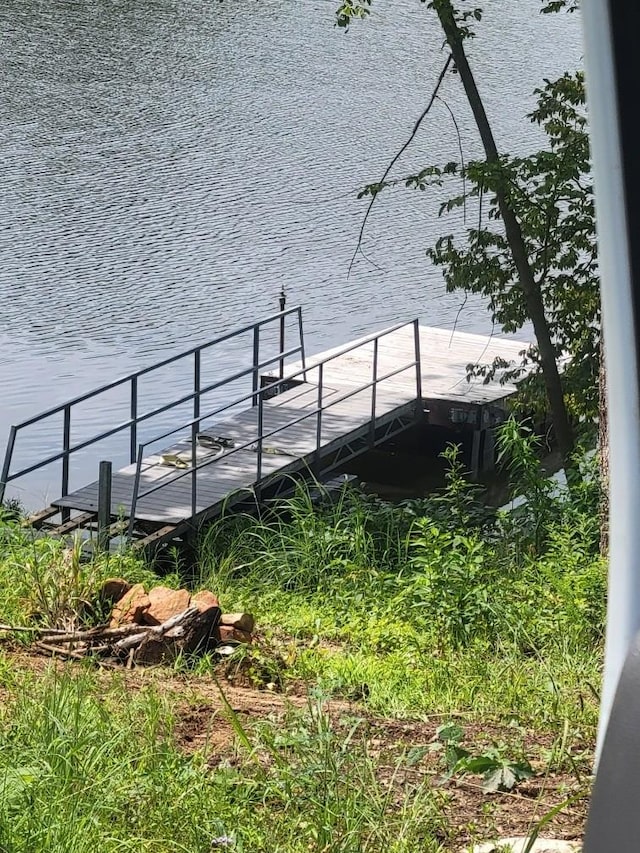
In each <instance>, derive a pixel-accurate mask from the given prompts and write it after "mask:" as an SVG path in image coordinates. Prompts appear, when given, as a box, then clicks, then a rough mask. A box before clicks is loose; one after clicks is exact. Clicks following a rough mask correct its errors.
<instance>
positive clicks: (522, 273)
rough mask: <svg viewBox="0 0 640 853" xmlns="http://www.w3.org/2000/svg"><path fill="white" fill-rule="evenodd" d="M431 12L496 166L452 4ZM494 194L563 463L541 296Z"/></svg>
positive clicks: (558, 401)
mask: <svg viewBox="0 0 640 853" xmlns="http://www.w3.org/2000/svg"><path fill="white" fill-rule="evenodd" d="M433 8H434V9H435V11H436V13H437V15H438V18H439V19H440V24H441V25H442V29H443V30H444V34H445V37H446V39H447V42H448V44H449V47H450V49H451V53H452V55H453V58H454V61H455V63H456V67H457V70H458V73H459V74H460V79H461V80H462V85H463V86H464V90H465V93H466V95H467V99H468V101H469V106H470V107H471V110H472V112H473V116H474V118H475V121H476V125H477V127H478V132H479V133H480V138H481V139H482V145H483V147H484V152H485V156H486V159H487V163H499V161H500V157H499V155H498V149H497V146H496V143H495V139H494V138H493V133H492V130H491V125H490V124H489V120H488V118H487V114H486V112H485V109H484V105H483V103H482V99H481V98H480V93H479V92H478V88H477V86H476V83H475V80H474V77H473V74H472V72H471V68H470V67H469V63H468V62H467V56H466V54H465V51H464V45H463V36H462V34H461V32H460V29H459V27H458V24H457V22H456V20H455V17H454V12H453V7H452V5H451V2H450V0H439V2H434V4H433ZM495 193H496V198H497V201H498V207H499V210H500V215H501V217H502V221H503V222H504V228H505V232H506V237H507V242H508V243H509V248H510V250H511V255H512V257H513V261H514V264H515V266H516V269H517V271H518V277H519V279H520V286H521V288H522V293H523V295H524V299H525V304H526V306H527V313H528V315H529V317H530V318H531V322H532V323H533V329H534V332H535V335H536V340H537V342H538V350H539V352H540V362H541V366H542V375H543V378H544V384H545V388H546V392H547V399H548V401H549V408H550V411H551V420H552V421H553V427H554V430H555V434H556V440H557V442H558V447H559V449H560V453H561V454H562V457H563V459H564V460H565V462H566V461H567V460H568V458H569V456H570V454H571V451H572V450H573V431H572V429H571V424H570V423H569V417H568V415H567V409H566V406H565V402H564V394H563V391H562V382H561V380H560V373H559V371H558V365H557V362H556V353H555V349H554V346H553V343H552V341H551V335H550V332H549V324H548V323H547V318H546V313H545V307H544V302H543V299H542V293H541V291H540V288H539V287H538V285H537V284H536V281H535V278H534V276H533V272H532V270H531V267H530V265H529V259H528V255H527V248H526V246H525V243H524V239H523V237H522V230H521V228H520V223H519V222H518V219H517V217H516V215H515V214H514V212H513V210H512V209H511V206H510V204H509V197H508V193H507V192H506V190H505V187H504V186H501V185H498V187H497V189H496V190H495Z"/></svg>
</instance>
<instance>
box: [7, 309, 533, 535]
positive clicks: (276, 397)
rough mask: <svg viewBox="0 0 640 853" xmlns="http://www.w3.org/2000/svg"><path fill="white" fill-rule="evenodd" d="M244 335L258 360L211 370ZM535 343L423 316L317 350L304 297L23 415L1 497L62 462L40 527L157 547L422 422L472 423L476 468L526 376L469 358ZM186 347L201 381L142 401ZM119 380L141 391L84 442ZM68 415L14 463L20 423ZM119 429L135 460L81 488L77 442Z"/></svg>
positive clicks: (515, 353) (105, 466) (38, 518)
mask: <svg viewBox="0 0 640 853" xmlns="http://www.w3.org/2000/svg"><path fill="white" fill-rule="evenodd" d="M292 322H293V327H294V330H295V340H296V343H295V346H292V347H291V348H289V349H286V348H285V346H284V339H285V324H286V323H288V324H289V325H291V323H292ZM274 326H275V332H276V334H275V337H276V338H277V337H278V336H279V345H278V346H277V348H276V350H275V351H274V352H273V353H272V354H271V355H269V356H268V357H265V355H264V354H263V352H264V339H265V332H266V331H268V330H269V329H271V330H272V331H273V327H274ZM240 336H245V337H247V336H248V338H249V341H250V346H249V350H250V353H251V361H250V363H249V364H248V365H247V366H246V367H244V368H243V367H241V366H239V367H238V370H236V371H234V372H233V373H232V374H230V375H226V376H222V377H216V378H215V380H214V381H213V382H209V383H205V382H203V378H202V377H203V375H204V372H203V364H204V359H205V358H206V357H207V356H208V355H209V354H211V353H213V354H215V352H216V349H217V351H218V352H219V351H220V349H219V348H220V347H221V346H224V345H225V343H227V342H229V341H230V340H231V339H234V338H239V337H240ZM526 346H527V344H525V343H522V342H519V341H513V340H510V339H506V338H500V337H491V338H487V337H484V336H481V335H473V334H468V333H463V332H451V331H449V330H445V329H438V328H431V327H427V326H422V325H420V324H419V323H418V321H417V320H413V321H411V322H408V323H402V324H397V325H394V326H391V327H389V328H386V329H382V330H381V331H379V332H376V333H375V334H372V335H368V336H366V337H363V338H360V339H357V340H354V341H350V342H348V343H346V344H345V345H344V346H341V347H334V348H332V349H330V350H327V351H325V352H321V353H317V354H315V355H313V356H311V357H308V356H307V354H306V352H305V344H304V335H303V325H302V312H301V309H300V308H293V309H289V310H286V311H281V312H279V313H277V314H274V315H272V316H271V317H268V318H265V319H264V320H261V321H259V322H257V323H254V324H252V325H251V326H246V327H244V328H242V329H239V330H236V331H234V332H230V333H228V334H226V335H223V336H221V337H218V338H216V339H214V340H213V341H209V342H207V343H205V344H203V345H201V346H199V347H195V348H193V349H191V350H188V351H187V352H185V353H181V354H180V355H177V356H174V357H171V358H169V359H164V360H163V361H161V362H158V363H157V364H155V365H152V366H150V367H147V368H144V369H142V370H140V371H137V372H136V373H133V374H130V375H129V376H126V377H123V378H121V379H116V380H114V381H113V382H110V383H107V384H106V385H103V386H101V387H100V388H98V389H96V390H95V391H92V392H89V393H88V394H84V395H81V396H79V397H77V398H75V399H73V400H70V401H67V402H66V403H63V404H61V405H60V406H56V407H55V408H54V409H50V410H48V411H47V412H43V413H41V414H40V415H36V416H35V417H33V418H30V419H29V420H27V421H25V422H23V423H21V424H17V425H16V426H14V427H12V428H11V432H10V436H9V442H8V445H7V451H6V454H5V459H4V465H3V470H2V476H1V479H0V496H1V495H2V493H3V492H4V489H5V487H6V485H7V484H8V483H11V482H13V481H14V480H16V479H18V478H20V477H24V476H26V475H27V474H29V473H31V472H33V471H35V470H37V469H38V468H42V467H44V466H46V465H51V464H53V463H55V462H59V463H60V465H61V469H62V475H61V486H60V494H59V496H58V497H57V498H56V499H55V500H53V501H51V503H50V505H49V506H48V507H46V508H45V509H44V510H42V511H41V512H39V513H37V514H36V515H34V516H32V518H31V523H32V524H33V525H34V526H35V527H44V528H46V529H48V531H49V532H50V533H51V534H52V535H57V536H62V535H65V534H68V533H70V532H72V531H74V530H78V529H86V530H92V531H95V532H98V531H99V537H100V539H101V541H102V545H103V546H104V545H105V543H108V541H109V539H110V538H113V537H118V536H122V535H123V534H124V535H128V536H130V538H131V539H132V541H133V543H134V545H135V546H137V547H148V546H150V545H156V546H157V545H159V544H161V543H163V542H166V541H168V540H171V539H174V538H177V537H181V536H184V535H185V534H188V533H189V532H192V531H193V530H194V529H197V528H199V527H200V526H201V525H202V524H203V523H205V522H207V521H209V520H211V519H213V518H215V517H217V516H220V515H221V514H222V513H223V512H226V511H228V510H229V509H230V508H231V507H233V506H234V505H236V504H238V503H246V502H247V500H252V501H256V500H258V501H260V500H262V499H264V498H265V497H272V496H277V495H278V494H283V493H285V492H286V491H287V489H291V487H292V483H294V482H295V481H296V479H300V478H316V479H319V480H323V479H326V478H327V477H329V476H331V473H332V472H336V471H339V470H340V467H341V466H342V465H344V464H345V463H346V462H347V461H348V460H350V459H353V458H354V457H356V456H358V455H360V454H361V453H364V452H366V451H367V450H368V449H370V448H372V447H375V446H377V445H379V444H382V443H383V442H385V441H388V440H389V439H390V438H391V437H393V436H396V435H398V434H400V433H402V432H404V431H406V430H408V429H410V428H412V427H413V426H415V425H416V424H419V423H429V424H437V425H440V426H447V425H449V426H452V427H453V426H454V425H455V426H456V427H457V428H458V429H466V430H468V431H471V432H472V433H473V450H472V464H473V467H474V468H475V469H476V471H477V470H480V468H481V467H482V457H483V455H484V456H488V455H489V452H488V449H487V448H488V447H489V443H488V442H486V441H485V439H486V437H487V436H489V435H491V434H492V428H493V426H495V424H496V423H497V422H499V421H500V420H501V418H502V417H503V412H504V407H505V402H506V399H507V398H508V397H509V396H511V395H512V394H514V393H515V392H516V390H517V389H516V387H515V386H513V385H508V384H500V382H499V381H493V382H489V383H487V384H485V383H483V382H482V381H481V380H475V381H473V380H472V381H471V382H469V381H467V367H468V365H469V364H473V363H476V362H482V363H486V362H489V361H492V360H493V359H494V358H495V357H496V356H499V357H500V358H501V359H504V361H505V362H514V361H516V362H517V361H519V360H520V354H521V352H522V350H523V349H525V348H526ZM185 360H186V361H187V362H190V363H192V366H193V383H192V385H191V383H190V387H189V388H185V389H184V393H182V394H181V395H179V397H178V399H177V400H172V401H170V402H168V403H166V404H164V405H162V406H156V407H155V408H153V409H150V410H147V411H143V412H141V411H140V401H139V398H138V384H139V382H140V381H141V379H142V377H148V376H151V375H152V374H153V373H154V372H155V371H158V370H159V369H161V368H163V367H166V366H167V365H170V364H172V363H173V362H179V361H182V362H184V361H185ZM242 381H246V383H247V386H248V387H247V390H246V393H241V394H240V396H238V395H237V390H235V389H237V387H238V383H239V382H242ZM119 386H126V387H127V388H128V390H129V391H130V400H131V405H130V417H129V418H128V419H127V420H126V421H125V422H123V423H120V424H117V425H115V426H114V427H111V428H109V429H107V430H104V431H103V432H101V433H100V434H98V435H95V436H93V437H91V438H90V439H86V440H84V441H82V442H79V443H77V444H75V445H74V444H72V441H71V425H72V418H73V411H74V408H75V407H76V406H78V405H79V404H81V403H82V404H85V405H86V404H87V402H89V401H92V400H95V398H97V397H98V396H99V395H100V394H103V393H105V391H110V390H111V389H114V388H118V387H119ZM231 388H233V389H234V394H235V396H233V397H232V398H231V399H228V400H227V401H226V402H224V403H223V404H222V405H220V404H219V405H217V406H214V407H213V408H211V409H210V410H208V411H207V410H205V409H206V406H205V403H206V401H207V400H209V399H210V395H211V394H212V393H216V394H217V395H218V398H220V396H224V394H225V390H226V389H229V390H230V389H231ZM207 395H209V396H207ZM185 403H186V404H188V405H189V406H192V407H193V409H192V417H190V418H189V420H188V421H186V422H182V423H179V424H176V425H175V427H172V428H171V429H170V430H165V431H164V432H162V433H160V434H158V435H154V436H153V437H152V438H151V439H147V440H145V441H144V442H143V443H141V442H139V441H138V431H139V429H138V428H139V425H140V424H141V423H142V422H147V421H152V419H153V418H154V417H158V416H159V415H165V413H166V412H168V411H171V409H174V408H177V407H178V406H184V405H185ZM96 405H98V403H97V400H96ZM61 415H62V419H63V439H62V447H61V449H60V451H59V452H57V453H55V454H50V455H49V456H47V457H46V458H44V459H38V460H35V461H33V462H32V463H31V464H29V465H28V466H25V467H23V468H22V469H21V470H18V471H15V472H14V471H12V461H13V455H14V450H15V445H16V442H17V441H18V439H19V438H20V436H21V434H22V433H23V432H24V431H25V430H27V429H29V428H30V427H33V426H34V425H35V424H36V423H38V424H41V423H42V421H46V420H47V419H51V418H55V417H57V418H58V419H59V418H60V416H61ZM112 435H119V436H121V437H122V438H123V439H124V440H125V442H126V444H127V450H128V455H129V459H130V462H129V464H128V465H126V466H125V467H123V468H121V469H120V470H117V471H112V470H111V464H110V463H109V462H105V461H102V462H101V463H100V476H99V477H98V479H97V480H96V481H94V482H92V483H89V484H87V485H85V486H83V487H82V488H80V489H76V490H70V489H69V481H70V464H71V461H72V459H73V457H74V454H76V453H78V452H80V451H84V452H85V453H86V451H87V449H88V448H89V447H91V446H92V445H95V444H97V443H98V442H99V441H101V440H103V439H104V438H106V437H110V436H112ZM98 461H99V460H97V459H96V463H95V464H96V468H97V467H98Z"/></svg>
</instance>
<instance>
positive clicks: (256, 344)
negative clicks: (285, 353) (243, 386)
mask: <svg viewBox="0 0 640 853" xmlns="http://www.w3.org/2000/svg"><path fill="white" fill-rule="evenodd" d="M259 364H260V326H258V325H256V326H254V327H253V373H252V374H251V375H252V386H251V390H252V392H253V398H252V400H251V405H252V406H257V405H258V398H257V397H256V394H257V392H258V385H259V383H260V377H259V376H258V365H259Z"/></svg>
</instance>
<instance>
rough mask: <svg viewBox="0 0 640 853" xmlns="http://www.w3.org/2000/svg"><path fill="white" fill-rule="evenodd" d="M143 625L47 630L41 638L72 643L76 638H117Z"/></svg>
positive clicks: (54, 641)
mask: <svg viewBox="0 0 640 853" xmlns="http://www.w3.org/2000/svg"><path fill="white" fill-rule="evenodd" d="M143 627H144V626H142V625H120V626H118V627H117V628H106V627H103V626H98V627H97V628H89V629H88V630H86V631H67V632H66V633H65V632H60V633H58V632H54V633H52V634H51V636H49V632H48V631H46V632H44V634H45V636H43V639H44V640H46V641H47V642H50V643H72V642H74V641H76V640H102V639H109V638H111V639H114V640H115V639H118V638H119V637H127V636H128V635H129V634H135V633H138V632H140V630H141V629H142V628H143Z"/></svg>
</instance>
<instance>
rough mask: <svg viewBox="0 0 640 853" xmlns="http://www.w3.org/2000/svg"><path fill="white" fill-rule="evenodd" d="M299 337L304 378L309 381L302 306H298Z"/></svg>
mask: <svg viewBox="0 0 640 853" xmlns="http://www.w3.org/2000/svg"><path fill="white" fill-rule="evenodd" d="M297 313H298V337H299V339H300V361H301V362H302V378H303V379H304V381H305V382H306V381H307V357H306V352H305V349H304V329H303V326H302V308H301V307H300V306H298V312H297Z"/></svg>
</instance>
